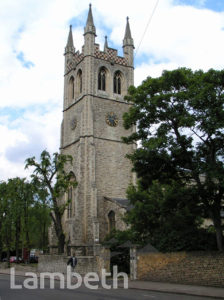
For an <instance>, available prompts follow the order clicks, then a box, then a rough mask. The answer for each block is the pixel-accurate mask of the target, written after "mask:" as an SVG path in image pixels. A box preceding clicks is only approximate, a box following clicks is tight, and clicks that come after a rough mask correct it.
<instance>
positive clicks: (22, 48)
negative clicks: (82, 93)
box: [0, 0, 224, 181]
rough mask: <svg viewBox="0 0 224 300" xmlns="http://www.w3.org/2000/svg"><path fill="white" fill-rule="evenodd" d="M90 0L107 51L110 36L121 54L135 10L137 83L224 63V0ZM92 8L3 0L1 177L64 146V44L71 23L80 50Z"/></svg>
mask: <svg viewBox="0 0 224 300" xmlns="http://www.w3.org/2000/svg"><path fill="white" fill-rule="evenodd" d="M91 2H92V10H93V18H94V23H95V26H96V32H97V38H96V42H97V43H99V44H100V45H101V49H103V43H104V36H105V35H107V36H108V43H109V47H113V48H116V49H118V51H119V55H122V39H123V37H124V31H125V24H126V17H127V16H129V18H130V26H131V32H132V37H133V39H134V43H135V85H139V84H140V83H141V82H142V80H144V79H145V78H146V77H147V76H152V77H156V76H160V75H161V72H162V71H163V70H165V69H166V70H172V69H175V68H178V67H182V66H184V67H189V68H192V69H194V70H195V69H203V70H207V69H209V68H214V69H223V68H224V1H223V0H207V1H206V0H160V1H158V0H139V1H132V0H122V1H121V0H113V1H106V0H92V1H91ZM88 7H89V1H86V0H82V1H80V0H1V1H0V141H1V142H0V181H1V180H7V179H8V178H12V177H16V176H20V177H24V176H27V173H26V171H25V170H24V161H25V159H26V158H28V157H31V156H36V157H39V154H40V152H41V151H42V150H44V149H47V150H48V151H50V152H51V153H52V152H55V151H58V148H59V138H60V123H61V119H62V104H63V70H64V57H63V53H64V47H65V45H66V41H67V36H68V30H69V25H70V24H72V25H73V39H74V45H75V47H76V50H81V46H82V45H83V28H84V26H85V23H86V19H87V13H88ZM153 11H154V14H153ZM150 20H151V21H150ZM147 25H148V26H147ZM146 28H147V30H146ZM145 30H146V32H145ZM144 32H145V34H144ZM142 37H143V39H142Z"/></svg>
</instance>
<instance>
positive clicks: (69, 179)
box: [25, 150, 77, 253]
mask: <svg viewBox="0 0 224 300" xmlns="http://www.w3.org/2000/svg"><path fill="white" fill-rule="evenodd" d="M71 163H72V156H70V155H63V154H58V153H54V154H53V157H51V156H50V154H49V152H47V151H46V150H44V151H43V152H42V153H41V156H40V162H38V161H36V158H35V157H31V158H28V159H27V160H26V166H25V168H28V167H33V174H32V176H31V177H32V183H33V184H34V186H36V189H37V191H38V193H39V195H40V196H41V197H42V198H43V199H45V200H44V201H45V202H47V204H48V206H49V207H50V209H51V210H50V216H51V219H52V221H53V225H54V228H55V232H56V235H57V238H58V252H59V253H63V252H64V244H65V234H64V232H63V227H62V216H63V214H64V211H65V209H66V207H67V206H68V204H69V201H70V199H69V200H68V201H67V202H65V203H64V201H61V197H62V196H63V195H64V193H66V192H68V189H69V188H70V187H76V186H77V182H76V181H74V180H73V174H72V173H71V172H69V173H67V172H66V171H65V169H66V165H68V164H71Z"/></svg>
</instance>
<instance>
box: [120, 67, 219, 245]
mask: <svg viewBox="0 0 224 300" xmlns="http://www.w3.org/2000/svg"><path fill="white" fill-rule="evenodd" d="M223 79H224V71H223V70H222V71H215V70H209V71H208V72H205V73H204V72H203V71H196V72H193V71H191V70H190V69H185V68H180V69H177V70H174V71H164V72H163V74H162V76H161V77H159V78H150V77H148V78H147V79H146V80H145V81H144V82H143V83H142V84H141V85H140V86H139V87H137V88H135V87H131V88H130V89H129V95H128V96H127V97H126V99H127V100H128V101H129V102H131V103H132V104H133V105H132V106H131V108H130V109H129V112H127V113H125V114H124V127H125V128H126V129H128V128H130V127H131V126H132V125H137V132H135V133H133V134H131V135H130V136H129V137H127V138H124V141H125V142H126V143H133V142H138V143H140V147H139V148H138V149H137V150H136V151H134V153H133V154H129V156H128V157H129V159H130V160H131V161H132V163H133V170H134V171H135V172H136V173H137V176H138V179H139V189H138V191H137V192H138V194H136V192H135V191H134V190H132V192H133V194H134V195H135V197H138V199H139V198H142V197H143V199H145V200H144V201H145V202H142V201H136V203H135V211H136V213H138V214H139V215H140V212H142V211H143V207H144V208H145V209H148V212H153V213H155V214H156V216H157V217H158V210H157V209H158V207H157V206H158V205H159V206H160V205H161V201H162V199H168V198H167V197H168V196H167V195H164V194H163V193H162V192H163V190H162V189H163V188H164V185H165V190H166V192H168V190H169V186H170V187H171V194H172V197H171V198H172V201H173V203H175V205H176V206H177V207H178V205H183V207H181V209H179V210H177V212H176V214H174V215H173V214H171V216H172V218H173V219H175V222H177V224H178V225H177V226H181V221H180V220H181V218H182V217H183V220H182V223H184V222H186V224H187V222H188V220H190V219H189V217H190V215H187V208H189V212H191V210H190V208H191V206H192V203H193V202H194V203H195V206H196V208H200V211H199V212H197V214H198V215H201V216H206V217H208V216H209V217H210V218H211V219H212V221H213V223H214V227H215V230H216V238H217V246H218V249H219V250H222V249H223V237H222V225H221V218H220V210H221V205H222V201H223V193H224V165H223V162H224V147H223V145H224V130H223V128H224V110H223V107H224V106H223V105H224V81H223ZM155 181H156V182H158V183H159V185H160V190H159V191H157V193H158V194H155V193H154V189H155V185H154V182H155ZM175 185H177V187H178V189H176V191H175V193H176V195H178V193H179V191H180V193H181V195H182V196H181V197H180V195H179V196H177V197H176V199H175V197H174V194H175V193H174V191H172V189H173V188H174V186H175ZM152 193H154V194H155V195H154V196H153V197H155V198H154V199H155V200H154V202H156V203H153V200H152V196H151V195H152ZM168 193H169V192H168ZM161 196H162V198H161ZM183 196H184V197H183ZM129 197H130V198H131V192H130V191H129ZM173 198H174V199H173ZM177 198H179V200H178V199H177ZM186 198H188V199H187V200H183V199H186ZM133 201H134V200H133ZM167 201H168V200H166V201H165V202H163V204H162V206H163V205H165V204H166V203H167ZM172 201H171V202H172ZM168 202H169V201H168ZM171 202H169V204H171ZM152 203H153V204H152ZM183 203H184V204H183ZM177 204H178V205H177ZM177 207H176V208H177ZM177 213H180V215H183V216H182V217H181V218H178V214H177ZM197 214H196V215H197ZM196 215H195V214H194V213H193V214H192V221H193V219H194V217H193V216H195V218H196ZM159 216H161V211H159ZM142 218H143V224H144V222H146V224H147V222H149V223H150V226H152V228H155V227H156V226H157V224H156V223H155V220H151V219H150V218H153V217H151V216H150V217H147V216H144V215H143V216H142ZM144 218H145V219H144ZM149 219H150V220H149ZM129 220H130V222H134V223H135V222H136V224H137V222H138V221H137V217H136V218H134V216H132V217H130V219H129ZM196 220H197V218H196ZM166 221H167V220H166ZM196 223H197V222H196ZM194 224H195V221H194V222H193V228H194ZM198 226H199V224H195V227H198ZM139 227H140V225H139ZM147 228H148V229H144V226H142V230H143V238H144V236H145V235H146V234H147V232H148V231H149V232H150V231H152V230H154V229H152V228H151V227H147ZM172 228H174V224H173V226H172ZM155 230H156V229H155ZM146 231H147V232H146ZM193 231H195V229H194V230H193ZM149 232H148V233H149ZM154 232H155V231H154Z"/></svg>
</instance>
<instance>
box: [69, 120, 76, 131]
mask: <svg viewBox="0 0 224 300" xmlns="http://www.w3.org/2000/svg"><path fill="white" fill-rule="evenodd" d="M70 125H71V129H72V130H75V128H76V126H77V120H76V118H73V119H72V120H71V123H70Z"/></svg>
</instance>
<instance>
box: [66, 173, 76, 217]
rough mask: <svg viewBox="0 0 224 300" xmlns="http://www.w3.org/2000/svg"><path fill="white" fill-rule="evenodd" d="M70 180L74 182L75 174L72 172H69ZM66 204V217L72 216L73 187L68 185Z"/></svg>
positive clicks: (73, 204) (73, 206) (73, 207)
mask: <svg viewBox="0 0 224 300" xmlns="http://www.w3.org/2000/svg"><path fill="white" fill-rule="evenodd" d="M70 176H71V177H70V181H71V182H76V178H75V174H74V173H73V172H71V173H70ZM67 201H68V206H67V218H68V219H69V218H72V216H73V212H74V211H75V203H74V187H73V186H70V187H69V189H68V199H67Z"/></svg>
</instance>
